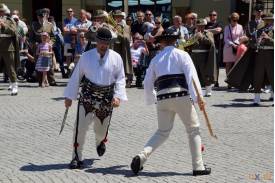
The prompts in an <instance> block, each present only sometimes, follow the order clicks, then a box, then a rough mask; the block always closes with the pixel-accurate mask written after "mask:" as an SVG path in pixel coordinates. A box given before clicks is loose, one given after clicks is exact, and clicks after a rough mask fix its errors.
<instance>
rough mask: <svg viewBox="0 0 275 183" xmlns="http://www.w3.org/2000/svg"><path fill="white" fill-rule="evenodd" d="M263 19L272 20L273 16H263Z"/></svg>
mask: <svg viewBox="0 0 275 183" xmlns="http://www.w3.org/2000/svg"><path fill="white" fill-rule="evenodd" d="M263 20H274V17H264V18H263Z"/></svg>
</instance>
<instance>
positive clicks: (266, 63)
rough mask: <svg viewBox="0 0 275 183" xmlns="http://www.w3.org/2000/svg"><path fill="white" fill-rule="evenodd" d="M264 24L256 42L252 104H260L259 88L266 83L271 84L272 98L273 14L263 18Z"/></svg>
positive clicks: (271, 98)
mask: <svg viewBox="0 0 275 183" xmlns="http://www.w3.org/2000/svg"><path fill="white" fill-rule="evenodd" d="M263 20H264V23H265V26H264V27H263V28H262V29H259V30H258V32H260V33H261V34H260V36H259V38H258V39H257V42H256V50H255V52H256V54H255V65H254V77H253V78H254V79H253V86H254V93H255V98H254V105H256V106H258V105H260V102H261V98H260V93H261V88H262V87H263V86H265V85H267V84H269V85H271V86H272V92H271V97H270V100H273V91H274V57H273V56H274V25H273V20H274V18H273V15H268V16H266V17H264V18H263Z"/></svg>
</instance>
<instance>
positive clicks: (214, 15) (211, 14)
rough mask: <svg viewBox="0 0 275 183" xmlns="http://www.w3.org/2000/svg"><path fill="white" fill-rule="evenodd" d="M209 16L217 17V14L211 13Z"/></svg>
mask: <svg viewBox="0 0 275 183" xmlns="http://www.w3.org/2000/svg"><path fill="white" fill-rule="evenodd" d="M209 16H213V17H215V16H217V15H216V14H209Z"/></svg>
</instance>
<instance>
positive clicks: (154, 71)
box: [131, 28, 211, 176]
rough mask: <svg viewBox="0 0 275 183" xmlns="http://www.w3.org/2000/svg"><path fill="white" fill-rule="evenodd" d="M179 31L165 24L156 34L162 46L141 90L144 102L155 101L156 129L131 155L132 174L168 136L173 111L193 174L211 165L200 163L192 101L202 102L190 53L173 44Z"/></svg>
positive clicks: (200, 104) (172, 119)
mask: <svg viewBox="0 0 275 183" xmlns="http://www.w3.org/2000/svg"><path fill="white" fill-rule="evenodd" d="M179 35H180V34H179V32H178V31H176V30H175V29H173V28H168V29H167V30H165V31H164V33H163V34H162V35H161V36H158V37H157V41H159V42H160V44H161V46H162V47H164V49H163V50H162V51H161V52H160V53H159V54H157V55H156V56H155V57H154V58H153V59H152V61H151V63H150V66H149V68H148V69H147V72H146V76H145V80H144V90H145V100H146V103H147V104H148V105H149V104H154V103H156V104H157V114H158V129H157V131H156V132H155V134H154V135H153V136H152V137H151V139H150V140H149V141H148V142H147V144H146V145H145V147H144V149H143V151H141V152H140V153H139V154H138V155H136V156H135V157H134V158H133V160H132V163H131V169H132V171H133V173H135V174H138V172H139V171H140V170H142V168H143V165H144V163H145V161H146V160H147V159H148V158H149V156H150V155H151V154H152V153H153V151H155V150H156V149H157V148H158V147H159V146H160V145H161V144H162V143H164V141H165V140H166V139H167V138H168V136H169V134H170V132H171V130H172V128H173V123H174V119H175V115H176V114H178V115H179V117H180V119H181V120H182V122H183V124H184V126H185V128H186V132H187V134H188V138H189V145H190V151H191V156H192V166H193V175H194V176H197V175H208V174H210V173H211V169H210V168H206V167H205V165H204V164H203V160H202V153H201V137H200V132H199V126H200V124H199V120H198V116H197V113H196V110H195V107H194V102H197V103H198V105H199V107H200V109H201V110H202V109H203V108H204V105H205V103H204V101H203V99H202V96H201V95H202V94H201V93H202V92H201V86H200V82H199V80H198V76H197V73H196V69H195V67H194V64H193V62H192V60H191V58H190V56H189V54H188V53H187V52H185V51H182V50H179V49H177V48H175V46H174V45H175V43H176V40H177V39H178V38H179ZM193 82H194V83H195V84H196V86H197V88H198V93H196V90H195V88H194V85H193ZM155 88H156V89H155ZM189 94H190V95H191V98H192V100H193V102H192V100H191V99H190V95H189Z"/></svg>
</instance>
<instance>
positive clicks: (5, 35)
mask: <svg viewBox="0 0 275 183" xmlns="http://www.w3.org/2000/svg"><path fill="white" fill-rule="evenodd" d="M0 37H13V36H12V35H10V34H0Z"/></svg>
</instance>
